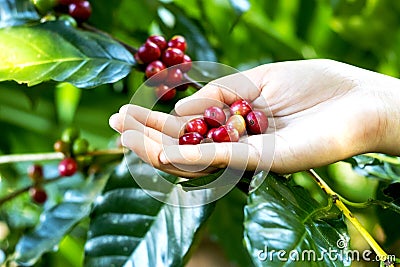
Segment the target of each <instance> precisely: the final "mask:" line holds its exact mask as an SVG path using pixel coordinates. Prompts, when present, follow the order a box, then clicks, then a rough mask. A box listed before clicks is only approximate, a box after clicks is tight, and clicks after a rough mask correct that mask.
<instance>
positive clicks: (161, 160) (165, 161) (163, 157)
mask: <svg viewBox="0 0 400 267" xmlns="http://www.w3.org/2000/svg"><path fill="white" fill-rule="evenodd" d="M159 159H160V162H161V163H162V164H168V160H167V157H166V156H165V153H164V152H161V154H160V157H159Z"/></svg>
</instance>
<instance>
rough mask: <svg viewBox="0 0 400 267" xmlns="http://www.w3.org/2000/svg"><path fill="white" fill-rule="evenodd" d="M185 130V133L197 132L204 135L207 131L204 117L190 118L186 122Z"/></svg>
mask: <svg viewBox="0 0 400 267" xmlns="http://www.w3.org/2000/svg"><path fill="white" fill-rule="evenodd" d="M185 130H186V132H187V133H190V132H197V133H199V134H201V135H202V136H204V135H206V133H207V131H208V127H207V124H206V122H205V121H204V119H202V118H194V119H191V120H190V121H188V122H187V123H186V127H185Z"/></svg>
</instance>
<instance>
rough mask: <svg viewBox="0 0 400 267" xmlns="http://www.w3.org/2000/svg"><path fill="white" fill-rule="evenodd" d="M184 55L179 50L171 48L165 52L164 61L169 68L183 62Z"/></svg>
mask: <svg viewBox="0 0 400 267" xmlns="http://www.w3.org/2000/svg"><path fill="white" fill-rule="evenodd" d="M184 55H185V54H184V53H183V52H182V51H181V50H179V49H178V48H173V47H169V48H167V49H166V50H165V51H164V52H163V54H162V61H163V62H164V64H165V65H167V66H168V67H169V66H174V65H178V64H181V63H182V62H183V56H184ZM139 56H140V55H139ZM140 58H142V57H141V56H140Z"/></svg>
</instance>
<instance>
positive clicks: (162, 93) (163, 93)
mask: <svg viewBox="0 0 400 267" xmlns="http://www.w3.org/2000/svg"><path fill="white" fill-rule="evenodd" d="M155 93H156V96H157V98H158V99H159V100H160V101H163V102H167V101H170V100H172V99H173V98H174V97H175V95H176V90H175V89H174V88H170V87H168V86H167V85H165V84H161V85H159V86H157V87H156V90H155Z"/></svg>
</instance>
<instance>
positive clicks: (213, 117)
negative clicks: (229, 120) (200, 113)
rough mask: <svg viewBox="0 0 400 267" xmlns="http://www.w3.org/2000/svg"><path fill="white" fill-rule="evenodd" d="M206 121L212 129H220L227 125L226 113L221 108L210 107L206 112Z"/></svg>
mask: <svg viewBox="0 0 400 267" xmlns="http://www.w3.org/2000/svg"><path fill="white" fill-rule="evenodd" d="M204 120H205V121H206V123H207V124H208V125H209V126H210V127H219V126H221V125H223V124H224V123H225V120H226V115H225V112H224V111H223V110H222V109H221V108H219V107H209V108H207V109H206V110H205V111H204Z"/></svg>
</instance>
